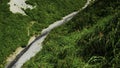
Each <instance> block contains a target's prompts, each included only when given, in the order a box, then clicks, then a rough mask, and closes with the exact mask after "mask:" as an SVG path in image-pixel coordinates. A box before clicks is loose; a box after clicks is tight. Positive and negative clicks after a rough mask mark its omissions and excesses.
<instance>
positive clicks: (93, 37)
mask: <svg viewBox="0 0 120 68" xmlns="http://www.w3.org/2000/svg"><path fill="white" fill-rule="evenodd" d="M118 3H119V1H118V0H116V1H115V0H97V1H96V2H95V3H94V4H93V5H91V6H89V7H88V8H87V9H85V10H84V11H82V12H80V13H79V14H78V15H77V16H76V17H75V18H74V19H72V20H71V21H70V22H68V23H67V24H65V25H63V26H61V27H59V28H57V29H55V30H53V31H52V32H51V33H50V35H49V36H48V37H47V39H46V40H45V42H44V45H43V49H42V51H40V52H39V53H38V54H37V55H36V56H35V57H34V58H32V59H31V60H30V61H28V62H27V63H26V64H25V65H24V66H23V68H27V67H31V68H37V67H41V68H119V67H120V65H119V64H120V59H119V58H120V46H119V45H120V39H119V37H120V30H119V29H120V18H119V17H120V12H119V10H118V9H119V6H118Z"/></svg>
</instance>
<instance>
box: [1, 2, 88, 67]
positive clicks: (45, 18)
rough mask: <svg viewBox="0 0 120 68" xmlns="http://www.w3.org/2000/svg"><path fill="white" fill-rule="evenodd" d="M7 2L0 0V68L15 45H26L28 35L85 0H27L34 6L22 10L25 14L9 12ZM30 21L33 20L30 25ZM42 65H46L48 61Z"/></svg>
mask: <svg viewBox="0 0 120 68" xmlns="http://www.w3.org/2000/svg"><path fill="white" fill-rule="evenodd" d="M8 2H9V0H1V1H0V68H3V67H4V65H5V63H6V62H5V60H6V58H7V57H8V56H9V55H10V54H12V53H13V52H14V51H15V50H16V48H17V47H20V46H22V47H25V46H26V45H27V42H28V39H29V38H30V36H33V35H34V34H35V35H37V34H40V32H41V30H42V29H43V28H46V27H48V25H50V24H51V23H53V22H55V21H57V20H59V19H61V18H62V17H63V16H65V15H67V14H69V13H71V12H73V11H75V10H78V9H80V8H81V7H82V6H83V5H84V4H85V2H86V0H75V1H73V0H67V1H66V0H27V2H26V3H27V4H31V5H34V6H36V7H35V8H34V9H33V10H30V9H27V10H24V11H25V13H26V14H27V16H23V15H21V14H19V13H17V14H13V13H12V12H10V11H9V5H8V4H7V3H8ZM31 21H34V22H35V23H34V24H33V25H32V26H30V24H31ZM28 28H29V31H30V35H29V36H28ZM43 65H45V66H47V65H48V63H43ZM34 66H35V65H34ZM51 66H52V65H51ZM35 67H36V66H35Z"/></svg>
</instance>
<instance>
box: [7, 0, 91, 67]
mask: <svg viewBox="0 0 120 68" xmlns="http://www.w3.org/2000/svg"><path fill="white" fill-rule="evenodd" d="M90 1H91V0H88V1H87V3H86V4H85V5H84V6H83V7H82V9H80V10H79V11H76V12H73V13H71V14H69V15H67V16H65V17H63V19H62V20H59V21H56V22H54V23H53V24H51V25H50V26H49V27H48V28H46V29H43V30H42V32H41V35H40V36H39V37H37V38H36V39H35V40H34V41H33V42H32V43H30V44H29V45H28V46H27V47H26V48H25V49H24V50H23V51H21V52H20V53H19V54H18V55H17V56H16V58H15V59H14V60H13V61H12V62H11V63H10V64H9V65H7V66H6V68H21V67H22V65H23V64H24V63H25V62H26V61H28V60H29V59H30V58H31V57H34V56H35V55H36V54H37V53H38V52H39V51H40V50H41V49H42V42H43V41H44V39H45V38H46V37H47V35H48V34H49V32H50V31H51V30H52V29H54V28H56V27H58V26H60V25H62V24H64V23H66V22H68V21H70V20H71V19H72V18H73V17H74V16H75V15H76V14H78V13H79V12H80V11H82V10H83V9H85V8H86V7H87V6H88V5H89V4H90Z"/></svg>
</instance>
